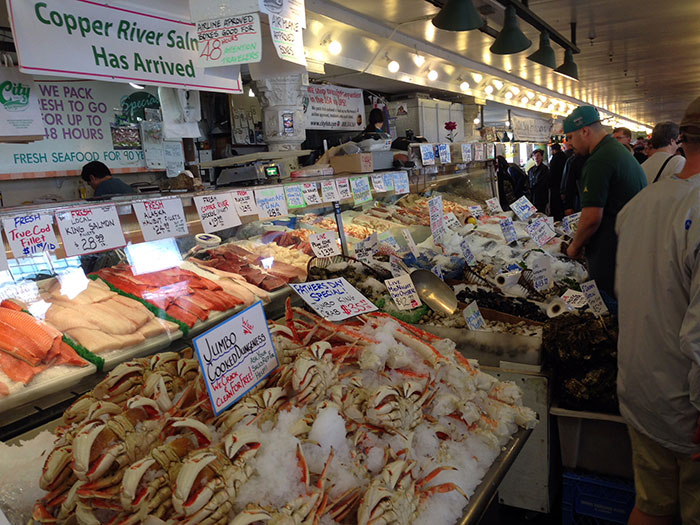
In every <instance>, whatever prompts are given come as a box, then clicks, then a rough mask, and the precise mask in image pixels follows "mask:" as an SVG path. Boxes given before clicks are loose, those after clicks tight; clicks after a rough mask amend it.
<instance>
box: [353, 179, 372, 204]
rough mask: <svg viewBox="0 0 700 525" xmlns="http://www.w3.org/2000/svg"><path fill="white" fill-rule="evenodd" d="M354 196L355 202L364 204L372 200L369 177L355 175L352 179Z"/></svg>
mask: <svg viewBox="0 0 700 525" xmlns="http://www.w3.org/2000/svg"><path fill="white" fill-rule="evenodd" d="M350 186H351V187H352V198H353V199H354V200H355V204H363V203H365V202H369V201H371V200H372V190H370V189H369V178H367V177H355V178H353V179H350Z"/></svg>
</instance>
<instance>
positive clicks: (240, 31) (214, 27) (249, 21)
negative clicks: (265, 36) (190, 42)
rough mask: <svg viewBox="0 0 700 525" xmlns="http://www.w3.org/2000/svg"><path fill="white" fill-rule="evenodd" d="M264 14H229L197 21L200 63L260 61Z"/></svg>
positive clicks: (215, 64)
mask: <svg viewBox="0 0 700 525" xmlns="http://www.w3.org/2000/svg"><path fill="white" fill-rule="evenodd" d="M260 34H261V33H260V15H258V13H250V14H246V15H236V16H227V17H224V18H216V19H214V20H205V21H202V22H197V40H198V41H199V49H201V51H200V53H199V60H198V65H199V66H200V67H217V66H233V65H236V64H250V63H253V62H260V59H261V58H262V42H261V39H260Z"/></svg>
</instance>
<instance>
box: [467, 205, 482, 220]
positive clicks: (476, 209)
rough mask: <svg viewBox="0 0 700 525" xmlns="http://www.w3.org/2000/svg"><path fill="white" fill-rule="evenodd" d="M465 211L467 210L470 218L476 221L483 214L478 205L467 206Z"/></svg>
mask: <svg viewBox="0 0 700 525" xmlns="http://www.w3.org/2000/svg"><path fill="white" fill-rule="evenodd" d="M467 209H468V210H469V213H471V214H472V217H474V218H475V219H478V218H479V217H481V216H482V215H483V214H484V210H483V208H482V207H481V206H479V205H478V204H476V205H474V206H469V207H468V208H467Z"/></svg>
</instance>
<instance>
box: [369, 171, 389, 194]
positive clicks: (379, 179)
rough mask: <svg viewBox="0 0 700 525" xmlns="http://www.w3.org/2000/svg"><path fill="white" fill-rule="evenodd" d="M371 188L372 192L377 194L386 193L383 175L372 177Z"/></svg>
mask: <svg viewBox="0 0 700 525" xmlns="http://www.w3.org/2000/svg"><path fill="white" fill-rule="evenodd" d="M372 187H373V188H374V191H377V192H384V191H386V186H384V175H382V174H381V173H379V174H377V175H372Z"/></svg>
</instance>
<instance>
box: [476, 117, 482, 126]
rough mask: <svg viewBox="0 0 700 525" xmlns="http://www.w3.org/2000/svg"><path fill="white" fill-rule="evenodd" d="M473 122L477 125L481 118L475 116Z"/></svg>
mask: <svg viewBox="0 0 700 525" xmlns="http://www.w3.org/2000/svg"><path fill="white" fill-rule="evenodd" d="M474 124H476V125H477V126H478V125H479V124H481V119H480V118H479V117H476V118H475V119H474Z"/></svg>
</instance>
